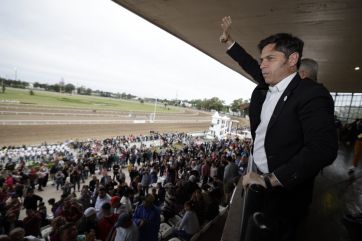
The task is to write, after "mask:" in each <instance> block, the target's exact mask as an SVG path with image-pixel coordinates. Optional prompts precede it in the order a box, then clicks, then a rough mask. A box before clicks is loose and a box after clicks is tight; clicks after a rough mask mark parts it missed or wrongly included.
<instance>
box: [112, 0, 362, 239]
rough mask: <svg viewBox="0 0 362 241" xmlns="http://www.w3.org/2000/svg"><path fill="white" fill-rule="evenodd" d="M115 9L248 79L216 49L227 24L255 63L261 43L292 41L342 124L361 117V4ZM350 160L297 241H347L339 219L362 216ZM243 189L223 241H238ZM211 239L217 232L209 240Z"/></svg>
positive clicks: (323, 178)
mask: <svg viewBox="0 0 362 241" xmlns="http://www.w3.org/2000/svg"><path fill="white" fill-rule="evenodd" d="M113 1H114V2H116V3H118V4H119V5H121V6H122V7H124V8H127V9H128V10H130V11H132V12H134V13H135V14H137V15H139V16H140V17H142V18H144V19H146V20H148V21H149V22H151V23H153V24H155V25H156V26H158V27H160V28H162V29H164V30H165V31H167V32H169V33H170V34H172V35H174V36H176V37H178V38H180V39H181V40H183V41H185V42H186V43H188V44H190V45H191V46H193V47H195V48H196V49H198V50H200V51H201V52H203V53H205V54H207V55H209V56H210V57H211V58H213V59H215V60H217V61H219V62H220V63H222V64H224V65H225V66H228V67H229V68H231V69H233V70H234V71H236V72H239V73H240V74H241V75H244V76H245V77H247V78H250V76H248V75H247V74H246V73H245V72H243V70H242V69H241V68H240V67H239V66H238V65H237V63H235V62H234V61H233V60H232V59H231V58H230V57H229V56H227V54H225V47H224V46H223V45H221V44H220V43H219V41H218V38H219V36H220V33H221V28H220V23H221V18H222V17H224V16H231V17H232V19H233V25H232V28H233V30H232V35H233V39H235V40H236V41H238V42H239V43H240V44H241V45H242V46H243V47H244V48H245V49H246V50H248V52H250V53H251V54H252V55H253V56H255V57H257V56H258V52H257V48H256V45H257V43H258V42H259V41H260V39H262V38H263V37H265V36H268V35H270V34H274V33H278V32H289V33H292V34H294V35H296V36H298V37H300V38H301V39H303V40H304V41H305V48H304V56H303V57H307V58H313V59H315V60H316V61H317V62H318V64H319V74H318V81H319V82H320V83H322V84H323V85H325V86H326V87H327V89H328V90H329V91H330V92H331V95H332V97H333V99H334V101H335V113H336V115H337V117H338V118H339V119H340V120H341V121H342V122H343V123H350V122H352V121H354V120H355V119H356V118H361V117H362V109H361V106H362V95H361V93H362V82H361V79H362V72H361V70H360V68H361V67H362V45H361V44H360V41H361V40H362V32H361V31H357V29H359V28H360V27H359V26H360V24H361V23H362V16H361V14H360V13H361V11H362V2H361V1H359V0H349V1H342V0H337V1H334V0H315V1H310V0H290V1H283V0H275V1H268V0H256V1H239V0H225V1H215V0H205V1H193V0H183V1H181V0H170V1H164V0H156V1H133V0H113ZM145 41H147V36H145ZM251 81H252V80H251ZM352 152H353V150H352V149H351V147H348V146H347V147H344V146H341V147H340V150H339V155H338V158H337V160H336V161H335V162H334V164H333V165H331V166H329V167H327V168H325V170H324V171H323V175H319V176H318V177H317V180H316V188H315V197H314V202H313V204H312V207H311V215H310V217H309V219H308V220H307V221H306V222H305V224H304V226H303V225H302V228H301V231H300V233H299V236H298V240H349V239H348V235H347V231H346V230H345V229H344V228H343V227H342V226H341V223H340V220H341V217H342V216H343V215H344V214H345V213H346V212H353V211H360V210H361V208H362V202H361V199H360V198H359V197H360V194H361V189H360V188H356V185H357V186H358V185H359V186H361V184H362V182H361V179H360V176H357V177H356V179H353V180H351V179H349V177H348V175H347V174H346V170H347V168H348V165H349V162H350V160H351V158H352V157H351V155H352ZM238 188H239V189H237V191H236V193H238V194H237V195H234V200H233V205H232V206H231V207H230V211H229V215H228V218H227V221H226V224H225V228H224V231H223V233H222V240H223V241H226V240H227V241H234V240H235V241H236V240H240V234H239V227H240V225H239V224H240V217H238V215H239V216H240V206H239V204H240V203H241V200H240V195H239V194H240V185H238ZM327 199H328V200H327ZM316 227H318V228H317V229H316ZM212 237H215V233H213V232H211V234H210V235H209V238H212ZM201 240H208V239H201ZM209 240H212V239H209ZM358 240H359V239H358Z"/></svg>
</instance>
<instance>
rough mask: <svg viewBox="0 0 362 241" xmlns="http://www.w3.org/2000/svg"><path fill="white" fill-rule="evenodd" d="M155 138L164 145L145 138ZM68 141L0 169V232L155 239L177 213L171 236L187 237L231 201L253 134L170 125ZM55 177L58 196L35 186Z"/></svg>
mask: <svg viewBox="0 0 362 241" xmlns="http://www.w3.org/2000/svg"><path fill="white" fill-rule="evenodd" d="M154 140H157V141H159V142H158V143H160V146H152V145H150V146H148V145H146V144H145V143H144V142H145V141H146V142H147V141H154ZM137 141H138V142H137ZM135 142H137V145H135ZM68 147H69V149H66V150H65V149H64V151H63V152H57V153H53V154H52V155H49V153H44V154H45V157H43V155H41V156H40V157H39V158H38V159H37V161H39V164H37V165H32V166H28V165H27V163H28V162H29V160H26V159H25V158H23V157H20V158H19V159H18V160H17V164H16V165H15V166H14V168H13V169H12V170H5V169H4V168H3V170H1V177H0V214H1V216H0V222H1V223H0V234H1V236H0V240H24V237H33V238H34V237H35V238H39V239H40V238H42V234H41V229H42V227H44V226H47V225H51V227H52V228H51V230H52V231H51V232H50V234H49V240H51V241H58V240H61V241H65V240H67V241H69V240H87V241H91V240H111V241H113V240H115V241H121V240H134V241H137V240H142V241H145V240H150V241H153V240H155V241H156V240H159V231H160V224H161V220H162V222H167V221H168V220H170V219H172V218H173V217H175V215H180V216H181V217H180V222H178V223H177V225H175V227H174V230H173V232H172V234H171V235H170V237H172V236H178V237H180V238H182V239H184V240H188V239H190V238H191V237H192V235H193V234H195V233H196V232H198V231H199V229H200V227H201V226H202V224H203V223H205V222H207V221H209V220H212V219H213V218H215V217H216V216H217V215H218V214H219V205H227V204H228V202H229V201H230V197H231V194H232V191H233V188H234V186H235V185H236V183H237V182H238V178H239V177H240V176H241V175H242V174H243V172H244V169H245V167H246V164H247V159H248V155H249V151H250V141H249V140H243V141H242V140H239V139H238V138H235V139H227V140H214V141H200V140H197V139H195V138H194V137H192V136H190V135H187V134H185V133H168V134H162V135H160V134H152V135H150V136H142V137H133V136H131V137H114V138H109V139H104V140H89V141H84V142H71V143H70V144H69V145H68ZM23 148H24V147H23ZM13 149H14V148H13ZM13 159H14V158H13ZM81 183H82V185H81ZM51 185H54V187H53V188H56V189H57V190H58V192H59V196H60V197H59V198H57V197H54V198H50V199H49V200H43V198H42V197H40V196H39V195H37V194H36V193H34V189H36V188H38V190H39V191H41V190H44V188H51V187H49V186H51ZM45 201H47V202H48V203H49V205H50V207H51V208H50V210H47V208H46V205H45V203H44V202H45ZM22 208H24V209H25V210H26V216H25V218H23V219H21V218H20V216H21V215H20V212H21V209H22ZM162 238H164V237H162ZM168 238H169V237H168Z"/></svg>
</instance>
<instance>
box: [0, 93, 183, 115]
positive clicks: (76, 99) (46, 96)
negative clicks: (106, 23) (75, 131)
mask: <svg viewBox="0 0 362 241" xmlns="http://www.w3.org/2000/svg"><path fill="white" fill-rule="evenodd" d="M33 92H34V95H30V94H29V90H23V89H15V88H6V91H5V93H0V105H1V102H2V103H5V102H4V101H17V102H19V103H20V104H27V105H32V106H37V105H38V106H54V107H73V108H85V109H93V110H119V111H142V112H153V111H154V107H155V105H154V104H151V103H143V104H142V103H140V102H139V101H127V100H121V99H112V98H106V97H98V96H84V95H70V94H65V93H55V92H48V91H37V90H34V91H33ZM157 112H166V113H176V112H181V109H179V108H177V107H172V106H167V108H165V106H164V105H163V104H162V103H159V104H157Z"/></svg>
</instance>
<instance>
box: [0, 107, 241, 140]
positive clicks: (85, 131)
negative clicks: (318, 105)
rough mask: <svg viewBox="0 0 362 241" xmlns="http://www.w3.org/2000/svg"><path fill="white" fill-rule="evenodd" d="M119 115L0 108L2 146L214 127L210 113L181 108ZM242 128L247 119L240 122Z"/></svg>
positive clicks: (62, 109) (112, 112)
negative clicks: (168, 111) (153, 116)
mask: <svg viewBox="0 0 362 241" xmlns="http://www.w3.org/2000/svg"><path fill="white" fill-rule="evenodd" d="M152 114H153V113H150V112H120V111H117V110H97V111H96V112H95V111H94V110H91V109H85V108H71V107H53V106H52V107H49V106H29V105H25V104H1V105H0V147H1V146H8V145H15V146H19V145H23V144H25V145H39V144H40V143H43V142H47V143H49V144H52V143H59V142H64V141H66V140H76V139H78V140H85V139H90V138H97V139H103V138H108V137H114V136H122V135H130V134H132V135H140V134H149V133H150V131H155V132H159V133H164V132H199V131H207V130H208V129H209V126H210V124H211V115H212V113H210V112H203V111H197V110H192V109H180V111H179V112H175V113H163V112H157V113H156V118H153V119H152ZM238 121H239V123H240V126H245V125H247V124H245V123H247V121H246V120H243V119H238Z"/></svg>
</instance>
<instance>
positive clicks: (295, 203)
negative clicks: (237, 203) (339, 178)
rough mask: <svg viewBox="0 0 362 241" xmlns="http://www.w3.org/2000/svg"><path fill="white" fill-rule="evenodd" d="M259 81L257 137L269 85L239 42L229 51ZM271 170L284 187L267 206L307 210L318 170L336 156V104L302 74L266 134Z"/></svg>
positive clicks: (253, 119)
mask: <svg viewBox="0 0 362 241" xmlns="http://www.w3.org/2000/svg"><path fill="white" fill-rule="evenodd" d="M228 54H229V55H230V56H231V57H232V58H233V59H234V60H235V61H237V62H238V63H239V65H240V66H241V67H242V68H243V69H244V70H245V71H246V72H247V73H249V74H250V75H251V76H252V77H253V78H254V79H255V80H256V81H257V82H258V83H259V84H258V86H257V87H256V88H255V89H254V91H253V94H252V97H251V103H250V108H249V115H250V126H251V133H252V136H253V139H255V131H256V128H257V127H258V125H259V123H260V113H261V109H262V105H263V102H264V100H265V97H266V94H267V91H268V85H267V84H266V83H265V81H264V78H263V76H262V74H261V70H260V68H259V64H258V62H257V61H256V60H255V59H253V58H252V57H251V56H250V55H249V54H248V53H247V52H246V51H245V50H244V49H243V48H242V47H241V46H240V45H238V44H237V43H235V45H234V46H233V47H232V48H231V49H230V50H228ZM264 147H265V152H266V156H267V162H268V166H269V171H270V172H273V173H274V174H275V176H276V177H277V178H278V180H279V181H280V182H281V184H282V185H283V187H281V188H276V189H275V190H273V191H272V192H269V194H268V195H270V197H269V198H270V199H269V200H268V201H270V203H267V204H266V205H267V207H266V208H267V210H268V207H269V209H270V210H269V211H270V212H272V213H275V212H277V213H279V214H281V212H282V213H284V214H285V215H287V216H289V215H290V213H289V212H294V214H296V213H295V212H298V211H300V212H301V213H302V212H305V208H307V207H308V205H309V203H310V201H311V198H312V193H313V182H314V178H315V176H316V175H317V174H318V172H319V171H320V170H321V169H322V168H323V167H325V166H327V165H329V164H331V163H332V162H333V161H334V159H335V158H336V156H337V150H338V144H337V134H336V129H335V126H334V103H333V99H332V97H331V95H330V94H329V91H328V90H327V89H326V88H325V87H323V85H321V84H318V83H315V82H314V81H312V80H310V79H304V80H301V78H300V76H299V75H298V74H297V75H296V76H295V77H294V78H293V80H292V81H291V82H290V84H289V85H288V87H287V88H286V89H285V91H284V93H283V94H282V96H281V97H280V99H279V101H278V103H277V105H276V107H275V109H274V112H273V114H272V116H271V119H270V122H269V124H268V127H267V132H266V136H265V143H264Z"/></svg>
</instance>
